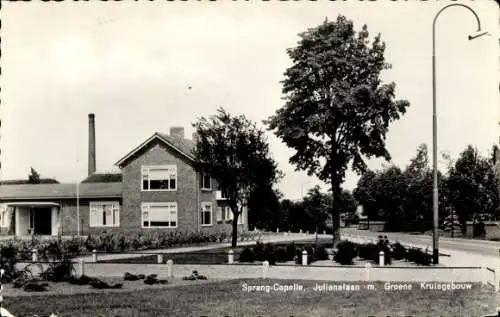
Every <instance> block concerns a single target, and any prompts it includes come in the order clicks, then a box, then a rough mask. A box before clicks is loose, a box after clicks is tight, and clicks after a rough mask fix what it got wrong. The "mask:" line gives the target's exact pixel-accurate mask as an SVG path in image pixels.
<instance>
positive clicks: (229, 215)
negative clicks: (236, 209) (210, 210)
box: [224, 207, 233, 220]
mask: <svg viewBox="0 0 500 317" xmlns="http://www.w3.org/2000/svg"><path fill="white" fill-rule="evenodd" d="M225 210H226V212H225V214H224V219H226V220H233V211H232V210H231V208H229V207H225Z"/></svg>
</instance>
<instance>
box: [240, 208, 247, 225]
mask: <svg viewBox="0 0 500 317" xmlns="http://www.w3.org/2000/svg"><path fill="white" fill-rule="evenodd" d="M244 214H245V210H244V209H243V210H242V211H241V214H240V215H239V216H238V224H239V225H244V224H245V221H244V219H243V215H244Z"/></svg>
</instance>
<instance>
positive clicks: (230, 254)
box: [227, 250, 234, 264]
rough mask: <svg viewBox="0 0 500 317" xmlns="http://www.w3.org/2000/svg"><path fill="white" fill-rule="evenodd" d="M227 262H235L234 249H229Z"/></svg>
mask: <svg viewBox="0 0 500 317" xmlns="http://www.w3.org/2000/svg"><path fill="white" fill-rule="evenodd" d="M227 263H229V264H233V263H234V251H233V250H229V251H227Z"/></svg>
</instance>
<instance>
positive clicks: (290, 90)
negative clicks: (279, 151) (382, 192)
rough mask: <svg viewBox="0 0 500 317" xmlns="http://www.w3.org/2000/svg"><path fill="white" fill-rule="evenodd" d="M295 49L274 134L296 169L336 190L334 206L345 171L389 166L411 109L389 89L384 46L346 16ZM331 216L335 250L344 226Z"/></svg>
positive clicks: (272, 123) (326, 23) (324, 25)
mask: <svg viewBox="0 0 500 317" xmlns="http://www.w3.org/2000/svg"><path fill="white" fill-rule="evenodd" d="M299 36H300V41H299V43H298V46H297V47H295V48H292V49H289V50H288V51H287V52H288V55H289V57H290V58H291V60H292V62H293V65H292V66H291V67H290V68H288V69H287V70H286V71H285V74H284V75H285V79H284V81H283V93H284V94H285V98H284V99H285V100H286V104H285V105H284V106H283V107H282V108H281V109H279V110H277V112H276V113H275V115H273V116H271V117H270V118H269V120H267V123H268V125H269V129H270V130H275V134H276V135H277V136H278V137H279V138H281V139H282V140H283V141H284V142H285V144H286V145H287V146H288V147H290V148H292V149H294V150H295V154H294V155H293V156H292V157H291V158H290V162H291V163H292V164H294V165H295V166H296V168H297V169H298V170H306V171H307V172H308V174H309V175H316V176H317V177H318V178H319V179H321V180H322V181H325V182H328V183H330V184H331V189H332V194H333V195H332V196H333V200H334V202H335V201H337V200H338V197H339V195H340V193H341V184H342V183H343V181H344V178H345V174H346V170H347V169H348V167H349V164H351V168H352V169H353V170H354V171H355V172H357V173H363V172H364V171H365V170H366V163H365V159H366V158H370V157H383V158H385V159H386V160H389V159H390V154H389V152H388V150H387V149H386V146H385V138H386V133H387V132H388V128H389V124H390V123H391V122H392V121H395V120H397V119H399V118H400V117H401V115H402V114H404V113H405V111H406V109H407V107H408V106H409V103H408V102H407V101H404V100H395V86H396V85H395V84H394V83H392V82H391V83H389V84H383V83H382V81H381V79H380V74H381V72H382V71H383V70H386V69H388V68H390V65H389V64H388V63H386V62H385V58H384V51H385V44H384V42H382V40H381V37H380V34H379V35H377V36H375V38H374V39H373V41H372V42H371V43H370V40H369V33H368V28H367V26H366V25H364V26H363V27H362V29H361V30H360V31H359V32H356V31H355V30H354V26H353V22H352V21H350V20H348V19H347V18H346V17H344V16H341V15H340V16H338V18H337V20H336V21H327V20H325V21H324V23H322V24H321V25H319V26H318V27H315V28H312V29H309V30H307V31H306V32H304V33H301V34H299ZM331 212H332V214H333V224H334V230H333V242H334V243H337V242H338V241H339V239H340V231H339V228H340V218H339V214H338V212H334V209H333V208H332V209H331Z"/></svg>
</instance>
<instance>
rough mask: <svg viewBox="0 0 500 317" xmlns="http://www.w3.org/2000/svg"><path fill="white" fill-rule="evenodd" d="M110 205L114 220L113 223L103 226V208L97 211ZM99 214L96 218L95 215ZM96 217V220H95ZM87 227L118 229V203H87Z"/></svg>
mask: <svg viewBox="0 0 500 317" xmlns="http://www.w3.org/2000/svg"><path fill="white" fill-rule="evenodd" d="M106 205H111V212H112V215H113V218H114V220H115V221H114V223H112V224H104V223H103V222H104V221H103V219H104V208H102V209H101V210H98V209H97V208H98V207H101V206H106ZM98 212H101V215H100V216H98V215H97V213H98ZM96 217H97V218H96ZM89 226H90V227H91V228H96V227H119V226H120V202H118V201H91V202H90V203H89Z"/></svg>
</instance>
